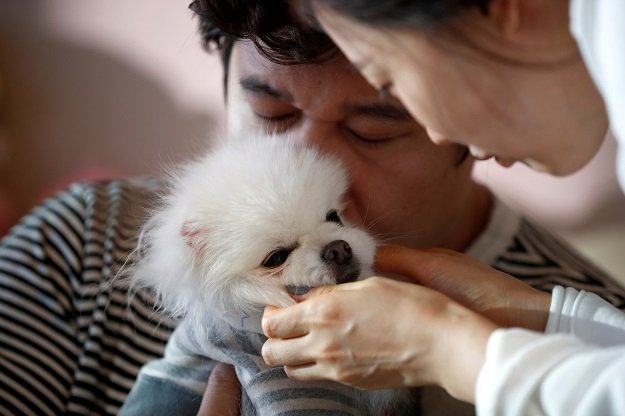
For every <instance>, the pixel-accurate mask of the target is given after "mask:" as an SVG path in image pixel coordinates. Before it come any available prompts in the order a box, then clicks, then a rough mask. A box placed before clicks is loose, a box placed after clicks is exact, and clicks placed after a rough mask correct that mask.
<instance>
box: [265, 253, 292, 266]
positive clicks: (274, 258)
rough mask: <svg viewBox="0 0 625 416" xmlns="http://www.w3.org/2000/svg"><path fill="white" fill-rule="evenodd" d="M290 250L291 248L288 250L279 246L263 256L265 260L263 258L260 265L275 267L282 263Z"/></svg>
mask: <svg viewBox="0 0 625 416" xmlns="http://www.w3.org/2000/svg"><path fill="white" fill-rule="evenodd" d="M291 251H292V250H289V249H286V248H281V249H278V250H275V251H272V252H271V253H269V255H268V256H267V257H266V258H265V260H263V263H262V265H263V266H264V267H267V268H268V269H275V268H276V267H278V266H281V265H282V264H284V262H285V261H286V259H287V258H288V257H289V254H291Z"/></svg>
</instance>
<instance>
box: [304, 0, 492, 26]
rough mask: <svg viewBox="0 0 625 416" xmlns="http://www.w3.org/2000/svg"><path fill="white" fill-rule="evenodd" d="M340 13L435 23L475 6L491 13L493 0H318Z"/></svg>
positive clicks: (402, 22) (406, 22)
mask: <svg viewBox="0 0 625 416" xmlns="http://www.w3.org/2000/svg"><path fill="white" fill-rule="evenodd" d="M315 1H316V2H317V3H318V4H323V5H326V6H329V7H330V8H331V9H333V10H336V11H337V12H338V13H340V14H342V15H344V16H348V17H351V18H353V19H356V20H359V21H361V22H364V23H373V24H382V25H389V26H395V25H402V26H411V27H417V28H424V27H429V26H432V25H434V24H436V23H440V22H443V21H445V20H448V19H450V18H453V17H456V16H458V15H460V14H462V13H463V12H465V11H466V10H468V9H469V8H471V7H477V8H478V9H480V10H481V11H482V13H484V14H487V13H488V4H489V0H315Z"/></svg>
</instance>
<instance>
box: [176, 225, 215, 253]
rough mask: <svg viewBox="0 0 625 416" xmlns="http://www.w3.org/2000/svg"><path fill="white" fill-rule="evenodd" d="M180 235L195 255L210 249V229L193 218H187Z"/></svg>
mask: <svg viewBox="0 0 625 416" xmlns="http://www.w3.org/2000/svg"><path fill="white" fill-rule="evenodd" d="M180 235H181V236H182V239H183V240H184V242H185V243H186V244H187V246H189V248H190V249H191V252H192V253H193V256H194V257H199V256H201V255H202V253H204V252H205V251H206V250H207V249H208V245H209V243H208V236H209V231H208V230H206V229H205V228H204V227H203V226H202V225H200V224H198V223H197V222H196V221H193V220H186V221H185V222H184V223H183V224H182V227H181V229H180Z"/></svg>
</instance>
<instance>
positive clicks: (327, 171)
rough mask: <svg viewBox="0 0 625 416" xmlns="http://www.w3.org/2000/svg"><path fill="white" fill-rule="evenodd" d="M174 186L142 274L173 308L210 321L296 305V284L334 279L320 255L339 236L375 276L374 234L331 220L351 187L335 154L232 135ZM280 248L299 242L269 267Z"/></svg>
mask: <svg viewBox="0 0 625 416" xmlns="http://www.w3.org/2000/svg"><path fill="white" fill-rule="evenodd" d="M170 183H171V184H170V190H169V191H170V192H169V194H168V195H167V196H166V197H165V199H164V205H163V207H162V208H161V209H160V210H159V211H157V212H156V213H155V215H154V216H153V217H152V219H151V220H150V221H149V222H148V224H147V226H146V227H145V229H144V232H143V234H142V246H143V248H142V252H141V258H140V260H139V262H138V264H137V265H136V266H135V268H134V271H133V278H134V283H138V284H140V285H147V286H149V287H152V288H154V289H156V292H157V294H158V295H159V297H160V298H161V299H162V301H163V306H164V307H165V309H166V310H168V311H169V312H171V313H173V314H179V315H185V316H187V317H189V318H191V319H197V321H198V322H201V321H202V320H203V319H205V318H206V317H207V316H211V315H214V314H215V312H216V311H223V310H229V311H236V312H240V313H243V314H248V313H254V312H257V311H261V310H262V308H263V307H264V306H265V305H267V304H271V305H276V306H281V307H283V306H288V305H290V304H293V303H294V300H293V299H292V298H291V296H289V294H288V293H287V291H286V286H287V285H295V286H312V287H314V286H320V285H327V284H334V283H335V280H334V278H333V277H332V274H331V273H330V270H329V269H328V266H327V264H325V263H324V262H323V261H322V258H321V251H322V250H323V248H324V247H325V245H326V244H328V243H329V242H331V241H334V240H344V241H346V242H347V243H348V244H349V245H350V246H351V249H352V251H353V255H354V257H355V258H356V259H357V261H358V262H359V263H360V266H361V274H360V276H361V278H365V277H369V276H370V275H371V273H372V271H371V265H372V263H373V256H374V251H375V242H374V240H373V238H372V237H371V236H369V235H368V234H367V233H366V232H364V231H363V230H362V229H360V228H356V227H354V226H351V225H349V224H347V223H346V222H344V226H340V225H339V224H336V223H334V222H329V221H327V220H326V215H327V213H328V212H329V211H331V210H337V211H338V213H339V215H340V213H341V209H342V207H343V196H344V193H345V191H346V189H347V185H348V180H347V176H346V173H345V171H344V169H343V168H342V166H341V164H340V163H339V161H338V160H336V159H334V158H332V157H329V156H322V155H320V154H319V153H318V152H316V151H314V150H313V149H311V148H306V147H303V146H298V145H296V144H294V143H292V142H291V141H289V140H288V139H286V138H284V137H276V136H271V135H270V136H264V135H255V136H252V137H247V138H246V137H237V138H230V139H226V140H224V141H222V142H221V143H219V144H218V145H217V147H216V148H215V149H214V150H212V151H210V152H209V153H208V154H207V155H205V156H204V157H202V158H200V159H199V160H197V161H195V162H192V163H189V164H187V165H185V166H184V167H183V168H182V169H180V170H179V171H178V172H177V173H175V174H174V175H173V176H172V180H171V182H170ZM341 219H342V218H341ZM278 248H292V249H293V251H292V252H291V254H290V255H289V256H288V258H287V261H286V263H285V264H284V265H283V267H279V268H276V269H267V268H265V267H263V266H262V265H261V263H262V262H263V260H264V259H265V258H266V256H267V255H268V254H269V253H270V252H272V251H273V250H275V249H278Z"/></svg>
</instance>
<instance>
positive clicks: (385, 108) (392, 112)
mask: <svg viewBox="0 0 625 416" xmlns="http://www.w3.org/2000/svg"><path fill="white" fill-rule="evenodd" d="M343 111H344V112H345V113H347V114H351V115H364V116H369V117H376V118H385V119H390V120H395V121H414V119H413V118H412V116H411V115H410V113H409V112H408V111H407V110H406V109H405V108H404V107H401V106H398V105H393V104H349V105H346V106H345V107H343Z"/></svg>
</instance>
